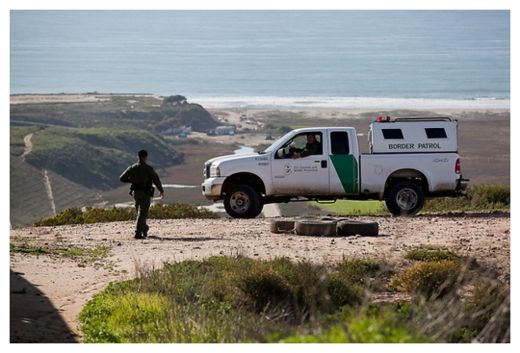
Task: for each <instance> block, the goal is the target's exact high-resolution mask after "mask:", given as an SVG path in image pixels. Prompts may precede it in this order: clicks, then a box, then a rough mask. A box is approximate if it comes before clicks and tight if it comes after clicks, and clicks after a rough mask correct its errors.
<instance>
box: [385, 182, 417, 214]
mask: <svg viewBox="0 0 520 353" xmlns="http://www.w3.org/2000/svg"><path fill="white" fill-rule="evenodd" d="M385 201H386V207H387V208H388V210H389V211H390V212H391V213H392V214H393V215H394V216H412V215H414V214H416V213H417V212H419V211H420V210H421V209H422V207H423V205H424V191H423V189H422V188H421V186H420V185H419V184H417V183H415V182H413V181H401V182H399V183H397V184H395V185H394V186H392V188H391V189H390V191H389V192H388V195H387V198H386V200H385Z"/></svg>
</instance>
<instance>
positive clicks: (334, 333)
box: [271, 310, 430, 343]
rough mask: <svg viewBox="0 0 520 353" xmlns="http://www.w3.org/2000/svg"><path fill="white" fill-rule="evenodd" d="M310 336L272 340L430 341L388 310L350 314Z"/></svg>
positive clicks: (345, 341) (307, 341)
mask: <svg viewBox="0 0 520 353" xmlns="http://www.w3.org/2000/svg"><path fill="white" fill-rule="evenodd" d="M320 331H321V332H319V333H316V334H308V335H294V336H290V337H287V338H280V337H276V336H273V337H271V342H281V343H412V342H413V343H420V342H428V341H430V340H429V339H428V338H427V337H426V336H424V335H422V334H421V333H419V332H418V330H417V329H416V328H412V327H410V326H408V325H406V324H404V323H402V322H399V321H398V320H397V318H396V315H395V313H394V312H392V311H389V310H385V311H383V312H381V313H377V314H375V315H374V314H372V313H370V312H369V311H367V310H365V311H362V312H361V313H359V314H358V315H350V317H348V318H346V320H344V321H342V322H340V323H339V324H335V325H332V326H331V327H330V328H327V329H325V330H320Z"/></svg>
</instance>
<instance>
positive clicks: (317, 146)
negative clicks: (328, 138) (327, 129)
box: [292, 133, 321, 159]
mask: <svg viewBox="0 0 520 353" xmlns="http://www.w3.org/2000/svg"><path fill="white" fill-rule="evenodd" d="M314 154H321V143H320V142H319V141H318V140H317V139H316V134H315V133H308V134H307V143H306V144H305V147H304V148H303V149H301V148H294V149H293V155H292V158H293V159H298V158H302V157H307V156H311V155H314Z"/></svg>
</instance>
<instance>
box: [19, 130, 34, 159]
mask: <svg viewBox="0 0 520 353" xmlns="http://www.w3.org/2000/svg"><path fill="white" fill-rule="evenodd" d="M32 137H33V134H32V133H30V134H27V135H25V136H24V138H23V143H24V144H25V149H24V151H23V153H22V155H21V156H20V158H21V159H23V160H25V157H27V155H28V154H29V153H31V152H32V149H33V144H32V141H31V139H32Z"/></svg>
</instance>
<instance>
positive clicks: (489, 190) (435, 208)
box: [422, 184, 511, 213]
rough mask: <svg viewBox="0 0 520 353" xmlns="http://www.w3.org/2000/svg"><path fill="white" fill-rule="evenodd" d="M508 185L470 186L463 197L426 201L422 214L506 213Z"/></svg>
mask: <svg viewBox="0 0 520 353" xmlns="http://www.w3.org/2000/svg"><path fill="white" fill-rule="evenodd" d="M510 189H511V188H510V186H509V185H503V184H482V185H474V186H470V187H469V188H468V190H467V191H466V195H465V196H461V197H440V198H435V199H429V200H426V202H425V204H424V208H423V210H422V212H423V213H424V212H446V211H493V210H500V211H508V210H509V208H510V204H511V191H510Z"/></svg>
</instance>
